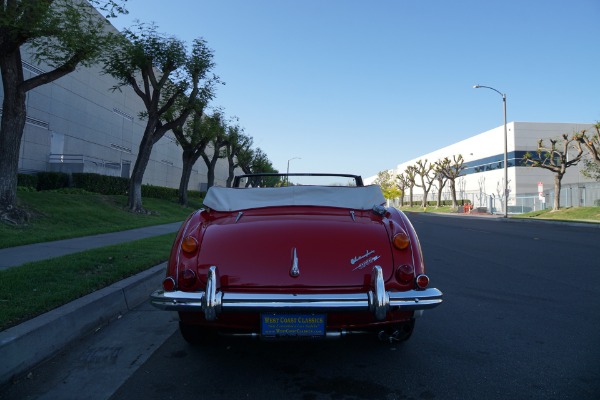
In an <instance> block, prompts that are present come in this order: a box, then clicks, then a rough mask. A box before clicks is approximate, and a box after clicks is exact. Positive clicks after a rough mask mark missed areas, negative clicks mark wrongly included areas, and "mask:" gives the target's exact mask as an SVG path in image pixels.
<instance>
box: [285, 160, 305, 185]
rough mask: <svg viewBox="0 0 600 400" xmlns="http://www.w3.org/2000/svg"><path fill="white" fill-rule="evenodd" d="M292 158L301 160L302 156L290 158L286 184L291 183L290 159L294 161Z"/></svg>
mask: <svg viewBox="0 0 600 400" xmlns="http://www.w3.org/2000/svg"><path fill="white" fill-rule="evenodd" d="M292 160H301V158H300V157H293V158H290V159H289V160H288V164H287V172H286V174H285V180H286V186H287V185H289V183H290V161H292Z"/></svg>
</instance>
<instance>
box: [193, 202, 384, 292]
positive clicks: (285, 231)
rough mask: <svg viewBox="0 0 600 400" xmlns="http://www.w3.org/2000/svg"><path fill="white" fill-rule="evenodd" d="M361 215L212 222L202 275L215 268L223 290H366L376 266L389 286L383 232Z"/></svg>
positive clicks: (202, 254)
mask: <svg viewBox="0 0 600 400" xmlns="http://www.w3.org/2000/svg"><path fill="white" fill-rule="evenodd" d="M360 214H361V215H357V216H356V217H355V218H354V219H353V218H351V216H350V213H349V211H348V210H343V212H342V211H340V212H339V213H337V214H336V213H335V212H333V211H332V212H331V213H328V214H322V213H321V214H319V215H307V214H301V215H299V214H283V215H282V214H279V215H251V213H246V214H244V216H243V217H242V218H240V219H239V221H238V222H234V221H235V216H232V217H231V218H223V219H219V220H217V221H213V223H211V224H210V225H209V226H208V227H207V229H206V231H205V234H204V237H203V240H202V243H201V245H200V253H199V258H198V263H199V267H200V270H201V271H202V270H204V269H205V268H208V267H210V266H211V265H215V266H216V267H217V271H218V274H219V278H220V282H221V285H222V287H224V288H248V289H251V288H277V287H285V288H289V287H298V288H331V287H340V288H341V287H357V286H361V287H365V286H369V284H370V279H371V271H372V269H373V267H374V266H375V265H379V266H381V267H382V268H383V271H384V278H385V279H386V280H387V279H388V278H389V277H390V274H392V273H393V257H392V250H391V247H390V242H389V239H388V234H387V231H386V229H385V226H384V225H383V224H382V223H381V220H376V218H373V217H372V216H373V214H372V213H370V212H364V213H362V212H361V213H360ZM363 214H364V215H363ZM294 267H297V271H296V272H297V276H294V271H292V270H293V269H294Z"/></svg>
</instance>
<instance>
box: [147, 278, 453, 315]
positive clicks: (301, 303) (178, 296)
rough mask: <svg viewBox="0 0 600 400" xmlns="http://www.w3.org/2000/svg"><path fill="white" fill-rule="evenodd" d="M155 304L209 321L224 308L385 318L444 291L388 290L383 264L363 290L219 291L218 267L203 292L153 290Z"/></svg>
mask: <svg viewBox="0 0 600 400" xmlns="http://www.w3.org/2000/svg"><path fill="white" fill-rule="evenodd" d="M150 297H151V303H152V305H153V306H155V307H157V308H160V309H162V310H168V311H195V312H200V311H202V312H203V313H204V316H205V318H206V320H207V321H214V320H215V319H216V318H217V316H218V315H219V314H220V313H224V312H288V311H296V312H298V311H302V312H345V311H355V312H356V311H371V312H372V313H373V314H374V316H375V319H377V320H378V321H382V320H384V319H385V316H386V314H387V312H388V311H393V310H397V311H419V310H426V309H430V308H433V307H436V306H438V305H439V304H440V303H441V302H442V292H441V291H439V290H438V289H435V288H428V289H423V290H408V291H405V292H390V291H386V290H385V284H384V280H383V271H382V269H381V267H380V266H375V267H373V271H372V272H371V290H369V291H368V292H361V293H336V294H302V293H298V294H292V293H285V294H281V293H235V292H225V293H224V292H221V291H217V267H215V266H212V267H210V268H209V270H208V274H207V283H206V289H205V291H204V292H182V291H173V292H165V291H164V290H157V291H155V292H154V293H152V295H151V296H150Z"/></svg>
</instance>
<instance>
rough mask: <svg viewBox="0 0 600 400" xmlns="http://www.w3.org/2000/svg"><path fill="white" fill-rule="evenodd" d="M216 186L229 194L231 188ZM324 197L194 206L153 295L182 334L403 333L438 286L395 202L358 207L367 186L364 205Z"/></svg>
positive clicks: (434, 299)
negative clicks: (176, 319)
mask: <svg viewBox="0 0 600 400" xmlns="http://www.w3.org/2000/svg"><path fill="white" fill-rule="evenodd" d="M281 189H284V188H281ZM354 189H358V191H356V192H350V191H342V192H343V193H342V194H343V195H342V198H345V197H344V196H347V195H351V194H352V193H355V194H356V195H357V196H358V197H360V196H362V195H364V193H365V192H367V191H369V192H372V190H371V189H368V190H365V188H354ZM230 190H233V189H230ZM240 190H248V189H240ZM220 191H221V194H222V193H226V194H227V195H229V194H232V195H235V196H237V197H236V200H235V201H238V200H239V195H240V193H241V192H237V193H236V192H233V193H228V192H227V191H225V192H223V191H222V190H220ZM297 191H298V190H296V192H297ZM217 192H219V191H217ZM329 192H331V191H327V193H329ZM244 193H245V194H244V195H243V196H245V195H246V194H248V192H244ZM261 193H262V192H257V193H255V194H258V195H259V197H260V196H261ZM264 193H265V195H266V194H268V192H264ZM320 194H321V195H322V194H323V192H320ZM243 196H242V197H243ZM332 196H333V197H332V199H333V200H332V199H330V200H327V201H324V202H323V201H320V202H316V204H317V205H307V204H303V203H305V201H298V199H296V201H295V203H299V204H285V203H283V204H280V203H279V202H277V201H276V202H274V203H269V204H270V205H269V206H266V207H253V208H246V209H243V210H242V209H236V208H238V206H237V205H235V204H234V206H233V207H230V206H217V208H224V210H219V209H214V208H208V209H206V210H203V211H199V212H197V213H195V214H194V215H192V216H191V217H190V219H189V220H188V221H187V222H186V223H185V224H184V225H183V226H182V229H181V231H180V232H179V234H178V237H177V240H176V242H175V244H174V246H173V250H172V253H171V257H170V261H169V266H168V271H167V277H166V278H165V281H164V285H163V286H164V288H163V290H162V291H158V292H156V293H154V294H153V304H154V305H156V306H157V307H160V308H163V309H167V310H176V311H178V312H179V315H180V318H181V327H182V332H183V333H184V337H186V339H188V340H190V341H194V340H195V339H196V338H197V335H196V334H197V333H199V334H202V333H208V332H217V331H218V332H220V333H228V334H236V335H250V336H257V337H262V338H290V337H293V338H298V337H328V336H329V337H331V336H340V335H344V334H350V333H363V332H375V333H378V334H380V335H381V336H383V337H386V338H387V337H391V338H394V337H395V338H397V339H403V338H407V337H408V336H409V335H410V333H411V332H412V326H413V324H414V316H415V313H417V314H419V313H420V312H421V311H422V310H423V309H427V308H431V307H434V306H436V305H437V304H439V303H440V302H441V292H439V291H438V290H437V289H429V288H428V283H429V281H428V278H427V276H426V275H424V264H423V259H422V255H421V250H420V246H419V243H418V239H417V236H416V234H415V231H414V229H413V228H412V226H411V225H410V223H409V222H408V219H407V218H406V217H405V216H404V214H402V213H400V212H399V211H397V210H395V209H385V208H383V207H381V206H380V204H373V205H372V206H371V207H370V208H369V209H366V208H367V207H366V204H370V203H372V202H373V201H376V202H379V200H378V199H376V200H373V199H371V197H369V196H371V194H369V195H367V196H366V197H365V199H366V201H365V202H364V204H365V205H362V203H363V202H360V201H359V202H358V203H356V202H353V201H344V200H336V196H338V195H335V194H334V195H332ZM284 197H285V196H284ZM321 197H322V196H321ZM209 204H210V201H209ZM215 204H220V203H215ZM249 204H250V205H251V206H254V205H256V204H255V203H253V202H249ZM259 204H262V203H259ZM357 205H358V206H357ZM349 206H354V207H349ZM373 206H374V207H373ZM229 208H232V209H231V210H230V209H229Z"/></svg>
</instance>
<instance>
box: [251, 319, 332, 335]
mask: <svg viewBox="0 0 600 400" xmlns="http://www.w3.org/2000/svg"><path fill="white" fill-rule="evenodd" d="M325 322H326V318H325V314H261V316H260V330H261V334H262V335H263V336H323V335H325Z"/></svg>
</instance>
